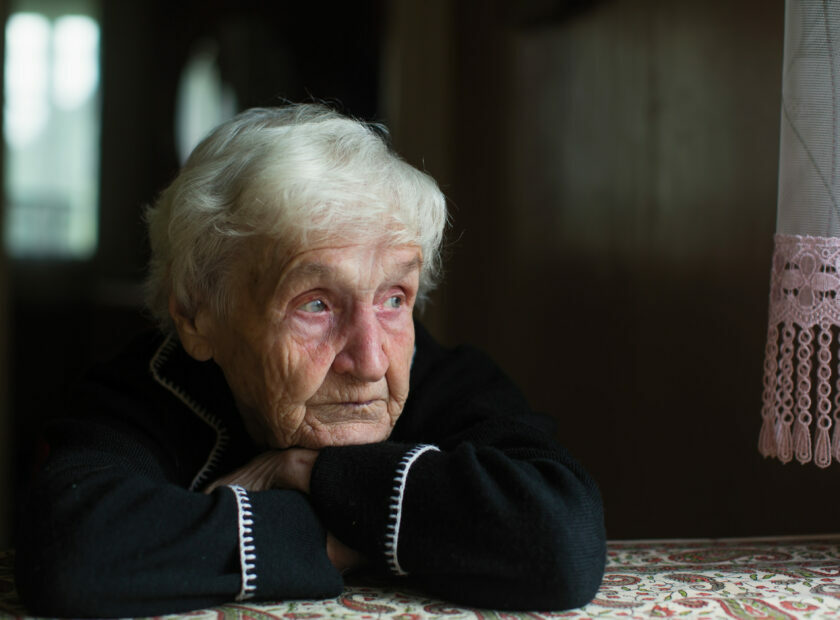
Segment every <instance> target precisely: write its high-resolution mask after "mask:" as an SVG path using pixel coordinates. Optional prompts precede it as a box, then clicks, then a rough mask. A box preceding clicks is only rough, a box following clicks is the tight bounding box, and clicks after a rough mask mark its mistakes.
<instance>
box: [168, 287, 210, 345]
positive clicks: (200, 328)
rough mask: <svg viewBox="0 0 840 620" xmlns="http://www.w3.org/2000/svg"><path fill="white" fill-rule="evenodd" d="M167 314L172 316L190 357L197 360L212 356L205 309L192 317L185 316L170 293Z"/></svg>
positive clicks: (208, 323) (207, 316)
mask: <svg viewBox="0 0 840 620" xmlns="http://www.w3.org/2000/svg"><path fill="white" fill-rule="evenodd" d="M169 316H171V317H172V321H173V322H174V323H175V329H176V330H177V331H178V337H179V338H180V339H181V344H182V345H183V347H184V350H185V351H186V352H187V353H189V354H190V357H192V358H194V359H196V360H198V361H199V362H206V361H207V360H209V359H212V358H213V343H212V339H211V329H210V325H211V322H210V320H209V315H208V311H207V310H205V309H203V308H201V309H199V310H198V312H196V314H195V316H194V317H191V316H187V315H186V314H185V313H184V311H183V309H182V308H181V306H180V304H179V303H178V301H177V300H176V299H175V295H174V294H172V295H170V296H169Z"/></svg>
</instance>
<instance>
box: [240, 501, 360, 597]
mask: <svg viewBox="0 0 840 620" xmlns="http://www.w3.org/2000/svg"><path fill="white" fill-rule="evenodd" d="M231 490H232V491H233V492H234V493H235V494H236V502H237V510H238V529H239V562H240V570H241V576H242V577H241V588H240V591H239V595H238V596H237V600H244V599H249V598H257V599H260V600H265V599H270V598H330V597H334V596H338V595H339V594H341V592H342V589H343V587H344V583H343V580H342V578H341V574H340V573H339V572H338V570H336V568H335V567H334V566H333V565H332V563H331V562H330V560H329V557H327V543H326V540H327V534H326V530H325V529H324V527H323V525H321V522H320V520H319V519H318V517H317V515H316V514H315V512H314V510H313V509H312V505H311V504H310V503H309V502H308V501H307V499H306V497H305V496H304V495H302V494H301V493H299V492H297V491H287V490H271V491H260V492H254V493H252V492H248V491H246V490H245V489H243V488H242V487H239V486H233V487H231Z"/></svg>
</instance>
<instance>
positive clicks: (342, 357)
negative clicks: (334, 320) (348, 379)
mask: <svg viewBox="0 0 840 620" xmlns="http://www.w3.org/2000/svg"><path fill="white" fill-rule="evenodd" d="M349 319H350V320H349V321H348V324H347V325H345V326H343V327H344V330H345V334H344V339H343V345H344V346H343V347H342V349H341V351H339V353H338V355H336V357H335V360H334V361H333V370H334V371H335V372H337V373H339V374H349V375H352V376H353V377H355V378H356V379H359V380H360V381H366V382H371V383H374V382H376V381H379V380H380V379H381V378H382V377H384V376H385V371H386V370H388V356H387V355H386V354H385V349H384V345H385V334H384V333H383V331H382V326H381V325H380V324H379V321H378V320H377V319H376V316H375V314H374V312H373V309H372V308H369V307H367V308H358V309H356V310H355V311H354V312H353V315H352V316H351V317H349Z"/></svg>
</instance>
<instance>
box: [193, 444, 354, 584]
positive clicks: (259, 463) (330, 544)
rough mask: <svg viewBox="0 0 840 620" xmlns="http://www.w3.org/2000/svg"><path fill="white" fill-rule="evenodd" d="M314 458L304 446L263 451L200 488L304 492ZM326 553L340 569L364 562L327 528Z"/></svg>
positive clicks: (351, 567) (316, 455)
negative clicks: (227, 486) (228, 487)
mask: <svg viewBox="0 0 840 620" xmlns="http://www.w3.org/2000/svg"><path fill="white" fill-rule="evenodd" d="M317 458H318V451H317V450H309V449H306V448H289V449H288V450H272V451H270V452H263V453H262V454H260V455H259V456H258V457H256V458H255V459H254V460H252V461H251V462H250V463H248V464H247V465H245V466H244V467H240V468H239V469H237V470H236V471H234V472H232V473H230V474H228V475H227V476H224V477H223V478H219V479H218V480H216V481H215V482H213V484H211V485H209V486H208V487H207V488H206V489H205V490H204V492H205V493H212V492H213V491H214V490H215V489H217V488H218V487H220V486H224V485H228V484H236V485H239V486H241V487H243V488H245V489H247V490H248V491H265V490H267V489H296V490H298V491H302V492H303V493H307V494H308V493H309V480H310V478H311V477H312V466H313V465H314V464H315V459H317ZM327 557H329V559H330V562H332V565H333V566H335V568H336V569H337V570H339V571H340V572H341V573H345V572H347V571H349V570H351V569H354V568H359V567H360V566H363V565H364V564H365V563H366V562H367V560H366V559H365V557H364V556H363V555H362V554H361V553H359V552H358V551H355V550H354V549H351V548H350V547H348V546H347V545H345V544H344V543H342V542H341V541H340V540H338V539H337V538H336V537H335V536H333V535H332V533H331V532H327Z"/></svg>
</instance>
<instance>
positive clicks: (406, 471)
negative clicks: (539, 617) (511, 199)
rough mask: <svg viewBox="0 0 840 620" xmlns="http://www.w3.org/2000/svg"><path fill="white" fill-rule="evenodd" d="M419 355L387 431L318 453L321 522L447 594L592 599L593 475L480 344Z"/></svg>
mask: <svg viewBox="0 0 840 620" xmlns="http://www.w3.org/2000/svg"><path fill="white" fill-rule="evenodd" d="M418 351H419V347H418ZM423 364H428V367H427V368H426V369H423V368H421V369H419V371H418V372H417V373H416V377H415V375H413V376H412V379H413V381H414V380H415V379H416V383H417V384H416V385H412V390H414V392H413V394H414V396H413V399H412V401H411V403H410V406H407V408H406V411H405V412H404V414H403V415H404V416H406V417H405V418H404V419H402V418H401V420H400V422H399V423H398V427H397V428H396V429H395V432H394V434H393V435H392V440H391V441H388V442H384V443H381V444H375V445H368V446H347V447H336V448H329V449H326V450H324V451H322V453H321V455H320V456H319V458H318V460H317V461H316V464H315V468H314V470H313V478H312V484H311V487H312V497H313V501H314V504H315V507H316V509H317V510H318V512H319V514H321V515H322V516H323V518H324V521H325V523H326V525H327V528H328V529H330V530H331V531H333V532H334V533H335V534H336V536H338V537H339V538H340V539H342V540H343V541H344V542H346V543H347V544H349V545H350V546H352V547H355V548H357V549H359V550H361V551H363V552H365V553H366V554H368V556H369V557H373V558H377V561H378V563H379V564H380V565H381V566H382V568H385V569H387V570H389V571H390V572H391V573H393V574H395V575H399V576H401V577H403V578H406V579H408V580H409V583H410V584H413V585H416V586H418V587H421V588H423V589H424V590H425V591H427V592H429V593H431V594H434V595H437V596H440V597H443V598H445V599H448V600H452V601H455V602H459V603H462V604H467V605H473V606H480V607H490V608H497V609H554V610H559V609H568V608H573V607H579V606H581V605H584V604H586V603H587V602H588V601H589V600H591V599H592V598H593V597H594V595H595V593H596V591H597V589H598V586H599V585H600V582H601V578H602V576H603V570H604V564H605V558H606V544H605V534H604V526H603V513H602V504H601V498H600V494H599V492H598V489H597V486H596V485H595V483H594V482H593V481H592V479H591V478H590V477H589V476H588V474H587V473H586V472H585V471H584V470H583V469H582V468H581V466H580V465H579V464H578V463H577V462H576V461H575V460H574V459H573V458H572V457H571V456H570V455H569V453H568V452H567V451H566V450H565V449H564V448H563V447H562V446H560V445H558V444H557V442H556V441H555V440H554V439H553V438H552V436H551V435H552V433H550V432H547V431H546V430H545V428H544V427H540V426H539V424H540V423H539V421H538V418H537V417H535V416H534V414H532V413H531V412H530V411H529V409H528V407H527V404H526V403H525V401H524V399H523V398H522V397H521V395H520V394H519V392H518V391H517V390H516V389H515V388H514V387H513V386H512V385H511V384H510V382H509V381H508V380H507V378H506V377H505V376H504V375H503V374H502V373H501V372H500V371H499V370H498V369H497V368H496V367H495V366H494V365H493V364H492V363H490V362H489V361H488V360H487V359H486V358H485V357H484V356H482V355H480V354H479V353H477V352H475V351H472V350H468V349H461V350H456V351H454V352H450V353H446V354H444V353H439V354H438V355H435V356H432V359H431V360H425V361H421V365H423Z"/></svg>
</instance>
